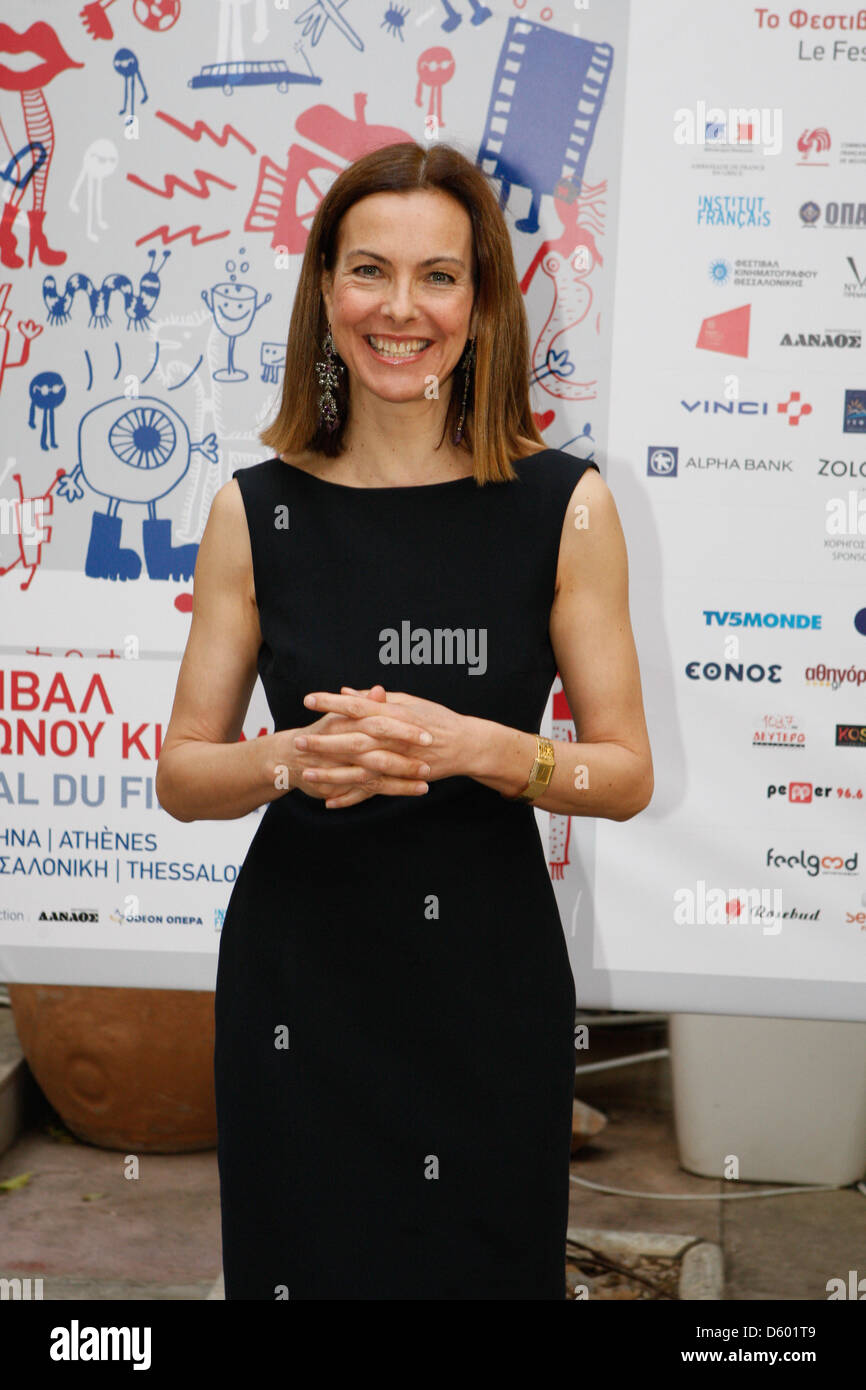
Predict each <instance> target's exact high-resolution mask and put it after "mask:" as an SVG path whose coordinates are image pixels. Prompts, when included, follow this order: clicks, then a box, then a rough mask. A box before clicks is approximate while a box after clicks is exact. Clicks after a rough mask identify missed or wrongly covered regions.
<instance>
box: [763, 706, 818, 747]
mask: <svg viewBox="0 0 866 1390" xmlns="http://www.w3.org/2000/svg"><path fill="white" fill-rule="evenodd" d="M805 746H806V735H805V733H804V732H803V730H802V729H801V728H800V726H799V724H798V723H797V722H796V720H795V718H794V716H793V714H765V715H764V716H763V718H762V720H761V723H760V725H759V726H758V728H756V729H753V730H752V747H753V748H805Z"/></svg>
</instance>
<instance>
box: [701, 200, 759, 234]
mask: <svg viewBox="0 0 866 1390" xmlns="http://www.w3.org/2000/svg"><path fill="white" fill-rule="evenodd" d="M769 225H770V209H769V208H768V207H766V205H765V201H764V198H763V195H759V194H754V195H751V196H750V195H749V194H746V193H699V194H698V226H699V227H753V228H754V227H769Z"/></svg>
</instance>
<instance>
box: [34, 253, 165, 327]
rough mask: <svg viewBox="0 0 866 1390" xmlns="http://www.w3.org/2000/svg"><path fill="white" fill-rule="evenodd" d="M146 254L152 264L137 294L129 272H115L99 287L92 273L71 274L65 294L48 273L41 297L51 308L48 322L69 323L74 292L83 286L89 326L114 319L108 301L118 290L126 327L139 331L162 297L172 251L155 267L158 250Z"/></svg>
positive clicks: (146, 322) (100, 325)
mask: <svg viewBox="0 0 866 1390" xmlns="http://www.w3.org/2000/svg"><path fill="white" fill-rule="evenodd" d="M147 254H148V256H149V257H150V268H149V269H148V270H146V271H145V272H144V274H143V275H142V277H141V280H140V281H139V286H138V293H137V294H136V292H135V288H134V286H133V283H132V281H131V280H130V278H129V276H128V275H120V274H116V273H115V274H112V275H106V276H105V278H104V280H103V281H102V284H101V285H100V286H99V288H98V289H97V287H96V285H95V284H94V283H93V281H92V280H91V279H90V276H89V275H82V274H75V275H70V276H69V279H68V280H67V281H66V288H65V289H64V291H63V294H59V293H58V290H57V281H56V280H55V279H54V276H53V275H46V276H45V279H44V280H43V281H42V298H43V300H44V301H45V307H46V309H47V310H48V322H49V323H50V324H52V325H55V326H56V325H58V324H61V323H68V322H69V316H70V314H71V312H72V304H73V301H74V299H75V296H76V294H77V293H78V291H79V290H82V291H83V292H84V294H86V296H87V299H88V302H89V304H90V319H89V321H88V325H87V326H88V328H105V327H107V326H108V324H110V323H111V319H110V318H109V314H108V305H109V301H110V299H111V296H112V294H114V293H115V291H116V292H117V293H118V294H120V295H122V296H123V308H124V311H125V313H126V327H127V330H129V329H130V328H135V329H136V331H138V330H140V329H142V328H145V327H147V325H148V324H149V323H150V314H151V310H152V309H153V308H154V306H155V305H156V302H157V300H158V299H159V292H160V289H161V284H160V279H159V277H160V273H161V271H162V268H163V266H164V265H165V263H166V261H167V260H168V258H169V256H170V255H171V252H170V251H163V253H162V260H161V261H160V263H159V265H158V266H156V268H154V261H155V260H156V252H155V251H148V253H147Z"/></svg>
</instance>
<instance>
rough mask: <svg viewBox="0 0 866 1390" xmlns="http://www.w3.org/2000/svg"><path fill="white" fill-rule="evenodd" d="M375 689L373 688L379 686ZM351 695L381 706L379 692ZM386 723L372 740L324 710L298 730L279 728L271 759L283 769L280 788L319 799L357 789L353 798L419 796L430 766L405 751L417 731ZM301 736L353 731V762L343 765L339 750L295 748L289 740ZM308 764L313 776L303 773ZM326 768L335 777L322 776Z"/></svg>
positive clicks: (398, 723) (353, 722)
mask: <svg viewBox="0 0 866 1390" xmlns="http://www.w3.org/2000/svg"><path fill="white" fill-rule="evenodd" d="M375 689H376V691H378V690H380V689H381V687H376V688H375ZM356 693H358V694H363V695H366V696H367V698H369V699H377V698H378V699H380V700H381V702H382V704H383V705H385V692H384V690H382V694H381V695H378V694H375V693H373V692H372V691H358V692H356ZM388 723H389V724H393V726H394V727H393V731H389V736H385V735H380V736H378V737H376V738H374V737H373V736H371V735H370V734H364V733H360V732H359V731H358V730H357V728H356V725H357V721H356V720H355V719H353V718H352V717H351V716H346V715H342V714H325V715H323V716H322V717H321V719H316V720H314V722H313V723H312V724H306V725H304V727H303V728H300V729H285V730H281V731H280V732H278V733H277V734H275V735H274V738H275V740H276V744H275V747H276V750H277V753H278V757H277V763H278V765H279V766H280V768H282V769H286V770H287V772H288V786H287V787H286V790H287V791H292V790H295V789H296V788H297V790H299V791H302V792H305V793H306V795H307V796H311V797H313V798H315V799H317V800H323V801H328V800H329V799H331V798H333V797H337V796H345V795H346V794H347V793H349V792H352V791H357V792H358V798H357V799H358V800H359V801H360V800H364V799H366V798H367V797H370V796H376V795H380V794H381V795H383V796H423V795H424V794H425V793H426V792H427V790H428V786H427V783H426V782H425V781H424V777H425V776H426V774H427V773H428V772H429V771H430V768H429V766H428V764H427V763H425V762H424V760H423V755H422V756H421V757H420V758H419V757H418V756H417V754H416V755H414V756H413V755H412V754H411V753H408V752H407V749H408V747H409V745H412V744H417V743H418V740H419V737H420V735H421V733H422V732H423V730H422V729H420V728H416V727H415V726H414V725H409V724H406V723H405V722H403V721H400V720H396V719H393V720H391V719H389V720H388ZM305 734H343V735H353V736H354V738H353V741H357V743H358V745H359V746H358V749H357V751H356V752H355V754H354V758H355V761H353V762H352V763H347V761H346V755H345V753H341V754H335V755H334V756H333V757H328V756H327V755H326V754H324V753H323V752H321V751H318V752H313V751H312V750H311V749H303V748H298V747H296V745H295V740H296V739H297V738H301V737H303V736H304V735H305ZM308 768H310V769H313V770H314V772H315V774H316V776H315V778H308V777H305V776H304V772H305V771H306V770H307V769H308ZM328 772H333V773H334V775H335V779H336V780H331V779H329V778H327V773H328Z"/></svg>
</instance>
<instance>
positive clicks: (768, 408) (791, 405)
mask: <svg viewBox="0 0 866 1390" xmlns="http://www.w3.org/2000/svg"><path fill="white" fill-rule="evenodd" d="M680 405H681V406H682V408H683V410H685V411H687V412H688V413H689V415H695V414H703V415H713V416H716V415H732V416H733V415H745V416H749V417H753V416H755V415H774V416H775V415H784V416H785V417H786V419H787V421H788V424H789V425H799V423H800V421H801V420H802V419H803V417H804V416H806V415H811V414H812V407H811V405H810V404H809V402H808V401H804V400H803V399H802V397H801V395H800V392H799V391H789V392H788V396H787V399H786V400H784V401H746V400H740V399H739V397H732V398H731V399H730V400H724V401H719V400H697V401H684V400H681V401H680ZM774 405H775V410H774V409H773V406H774Z"/></svg>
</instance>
